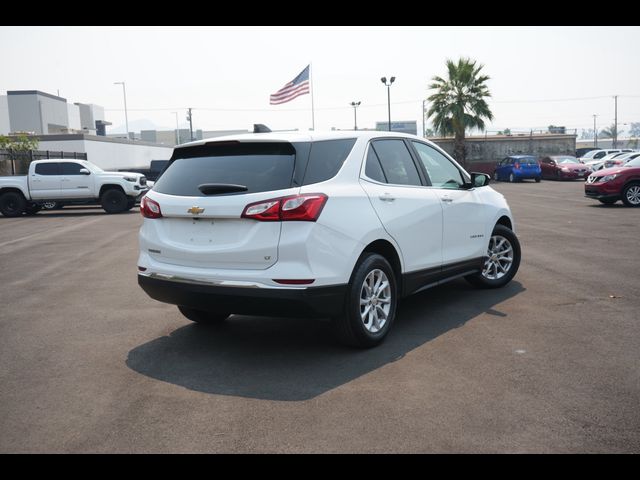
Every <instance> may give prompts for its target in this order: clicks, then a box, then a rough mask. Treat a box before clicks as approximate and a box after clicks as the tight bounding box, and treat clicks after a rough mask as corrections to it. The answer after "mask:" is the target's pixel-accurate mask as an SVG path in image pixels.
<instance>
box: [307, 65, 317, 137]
mask: <svg viewBox="0 0 640 480" xmlns="http://www.w3.org/2000/svg"><path fill="white" fill-rule="evenodd" d="M312 65H313V64H312V63H311V62H309V82H310V83H311V130H315V129H316V115H315V112H314V109H313V71H312V70H313V68H312Z"/></svg>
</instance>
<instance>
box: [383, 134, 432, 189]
mask: <svg viewBox="0 0 640 480" xmlns="http://www.w3.org/2000/svg"><path fill="white" fill-rule="evenodd" d="M372 146H373V149H374V150H375V152H376V154H377V155H378V158H379V159H380V165H381V166H382V170H383V171H384V175H385V177H386V178H387V181H388V183H392V184H396V185H422V182H421V181H420V176H419V175H418V170H417V169H416V165H415V163H413V159H412V158H411V154H410V153H409V150H408V149H407V146H406V145H405V144H404V142H403V141H402V140H376V141H374V142H372Z"/></svg>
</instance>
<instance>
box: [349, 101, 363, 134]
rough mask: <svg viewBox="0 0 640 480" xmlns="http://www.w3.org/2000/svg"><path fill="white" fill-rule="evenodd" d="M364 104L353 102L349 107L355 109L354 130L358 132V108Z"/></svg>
mask: <svg viewBox="0 0 640 480" xmlns="http://www.w3.org/2000/svg"><path fill="white" fill-rule="evenodd" d="M361 103H362V102H351V103H350V104H349V105H351V106H352V107H353V129H354V130H358V117H357V116H356V108H358V107H359V106H360V104H361Z"/></svg>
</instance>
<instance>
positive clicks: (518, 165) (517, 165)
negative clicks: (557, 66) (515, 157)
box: [513, 162, 520, 170]
mask: <svg viewBox="0 0 640 480" xmlns="http://www.w3.org/2000/svg"><path fill="white" fill-rule="evenodd" d="M513 168H515V169H516V170H517V169H518V168H520V164H519V163H518V162H516V163H514V164H513Z"/></svg>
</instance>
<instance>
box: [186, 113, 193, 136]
mask: <svg viewBox="0 0 640 480" xmlns="http://www.w3.org/2000/svg"><path fill="white" fill-rule="evenodd" d="M187 120H189V132H190V134H191V141H192V142H193V123H192V121H191V107H189V113H187Z"/></svg>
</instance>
